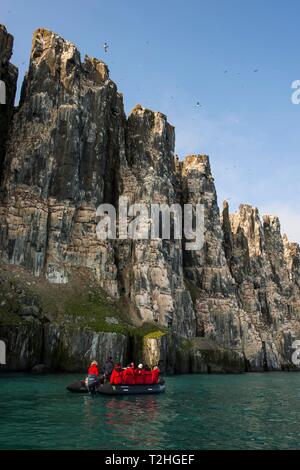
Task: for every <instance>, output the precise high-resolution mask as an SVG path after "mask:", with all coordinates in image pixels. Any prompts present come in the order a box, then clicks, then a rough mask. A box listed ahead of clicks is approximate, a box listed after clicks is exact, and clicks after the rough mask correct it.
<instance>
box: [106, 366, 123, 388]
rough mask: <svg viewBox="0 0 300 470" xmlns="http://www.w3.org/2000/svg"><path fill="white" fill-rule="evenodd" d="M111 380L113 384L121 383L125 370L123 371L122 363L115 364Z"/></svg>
mask: <svg viewBox="0 0 300 470" xmlns="http://www.w3.org/2000/svg"><path fill="white" fill-rule="evenodd" d="M109 381H110V383H111V384H112V385H120V384H121V383H122V381H123V372H122V367H121V364H116V365H115V367H114V370H113V371H112V373H111V376H110V379H109Z"/></svg>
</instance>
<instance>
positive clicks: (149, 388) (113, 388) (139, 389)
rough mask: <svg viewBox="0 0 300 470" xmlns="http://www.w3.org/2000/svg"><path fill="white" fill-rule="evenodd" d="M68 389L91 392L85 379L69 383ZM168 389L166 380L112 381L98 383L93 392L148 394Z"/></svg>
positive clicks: (76, 391)
mask: <svg viewBox="0 0 300 470" xmlns="http://www.w3.org/2000/svg"><path fill="white" fill-rule="evenodd" d="M67 390H69V391H70V392H74V393H89V390H88V388H87V387H86V384H85V381H84V380H78V381H76V382H73V383H72V384H70V385H68V387H67ZM165 390H166V386H165V383H164V381H161V382H160V383H158V384H153V385H111V384H110V383H105V384H100V383H99V384H98V385H97V386H96V387H95V388H94V389H93V390H92V393H95V394H97V393H99V394H101V395H148V394H152V393H163V392H164V391H165Z"/></svg>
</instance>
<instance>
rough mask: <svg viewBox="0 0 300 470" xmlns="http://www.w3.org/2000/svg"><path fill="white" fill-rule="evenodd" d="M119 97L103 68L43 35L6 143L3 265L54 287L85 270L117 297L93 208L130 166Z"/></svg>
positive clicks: (109, 251)
mask: <svg viewBox="0 0 300 470" xmlns="http://www.w3.org/2000/svg"><path fill="white" fill-rule="evenodd" d="M124 121H125V116H124V110H123V101H122V96H121V95H120V94H119V93H118V92H117V88H116V85H115V84H114V83H113V82H112V81H111V80H110V79H109V75H108V69H107V66H106V65H105V64H104V63H103V62H101V61H98V60H96V59H93V58H90V57H85V60H84V62H83V63H82V62H81V59H80V54H79V52H78V50H77V49H76V47H75V46H74V45H73V44H71V43H70V42H68V41H65V40H64V39H62V38H61V37H59V36H58V35H56V34H54V33H52V32H50V31H47V30H44V29H39V30H37V31H36V32H35V34H34V37H33V44H32V51H31V57H30V66H29V71H28V73H27V75H26V77H25V80H24V84H23V88H22V96H21V103H20V108H19V110H18V111H17V113H16V115H15V118H14V121H13V128H12V131H11V135H10V139H9V142H8V148H7V154H6V161H5V178H4V183H3V191H4V199H3V205H2V208H1V237H2V243H1V245H2V249H3V254H4V258H5V259H6V260H7V261H9V262H11V263H15V264H22V265H23V266H25V267H27V268H28V269H30V270H31V271H33V272H34V273H35V274H36V275H46V276H47V277H48V279H49V281H50V282H62V283H64V282H67V280H68V273H69V271H70V269H71V268H74V267H75V268H76V267H82V266H85V267H88V268H90V269H91V270H93V271H94V273H95V276H97V278H98V279H99V282H100V283H101V285H102V286H103V287H104V288H105V289H106V290H107V291H108V292H110V294H111V295H114V296H116V295H117V294H118V287H117V281H116V277H117V268H116V265H115V260H114V250H113V247H112V245H111V243H109V242H105V243H101V242H99V241H98V240H97V237H96V208H97V206H98V205H99V204H100V203H102V202H110V203H113V202H114V199H115V197H116V194H115V192H114V191H115V188H116V186H117V184H116V178H117V174H118V168H119V165H120V161H121V159H122V158H124V149H125V135H124Z"/></svg>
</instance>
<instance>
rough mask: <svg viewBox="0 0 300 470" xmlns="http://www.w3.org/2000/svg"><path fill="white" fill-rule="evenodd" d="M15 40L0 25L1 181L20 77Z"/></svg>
mask: <svg viewBox="0 0 300 470" xmlns="http://www.w3.org/2000/svg"><path fill="white" fill-rule="evenodd" d="M13 42H14V38H13V36H12V35H11V34H9V33H8V32H7V30H6V28H5V26H3V25H0V80H1V82H0V183H1V180H2V170H3V162H4V157H5V150H6V140H7V136H8V133H9V128H10V123H11V119H12V116H13V112H14V102H15V95H16V89H17V79H18V69H17V68H16V67H15V66H14V65H12V64H11V63H10V58H11V56H12V52H13Z"/></svg>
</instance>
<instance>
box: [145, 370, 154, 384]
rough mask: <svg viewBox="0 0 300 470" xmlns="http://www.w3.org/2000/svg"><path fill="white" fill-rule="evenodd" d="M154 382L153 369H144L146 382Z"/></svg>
mask: <svg viewBox="0 0 300 470" xmlns="http://www.w3.org/2000/svg"><path fill="white" fill-rule="evenodd" d="M152 383H153V380H152V372H151V370H145V371H144V384H146V385H150V384H152Z"/></svg>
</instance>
